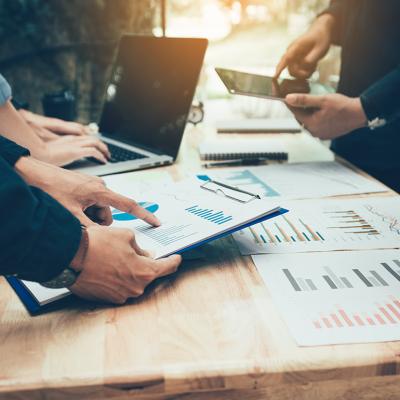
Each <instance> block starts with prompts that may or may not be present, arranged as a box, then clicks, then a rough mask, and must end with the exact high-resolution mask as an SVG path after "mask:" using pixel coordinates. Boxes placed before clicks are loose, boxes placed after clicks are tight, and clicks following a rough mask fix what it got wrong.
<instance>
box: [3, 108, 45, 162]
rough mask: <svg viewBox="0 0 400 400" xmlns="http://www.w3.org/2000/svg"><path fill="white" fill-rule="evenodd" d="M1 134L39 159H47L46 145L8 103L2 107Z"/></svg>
mask: <svg viewBox="0 0 400 400" xmlns="http://www.w3.org/2000/svg"><path fill="white" fill-rule="evenodd" d="M0 133H1V135H3V136H5V137H6V138H8V139H10V140H12V141H13V142H15V143H18V144H19V145H21V146H23V147H26V148H27V149H29V151H30V152H31V154H32V156H33V157H35V158H37V159H42V160H45V159H46V156H47V154H46V143H44V142H43V141H42V140H41V139H40V138H39V137H38V136H37V135H36V133H35V132H34V131H33V130H32V128H31V127H30V126H29V125H28V124H27V123H26V122H25V121H24V119H23V118H22V117H21V115H20V114H19V113H18V111H17V110H16V109H15V108H14V106H13V105H12V104H11V101H7V102H6V103H4V104H3V105H2V106H1V107H0Z"/></svg>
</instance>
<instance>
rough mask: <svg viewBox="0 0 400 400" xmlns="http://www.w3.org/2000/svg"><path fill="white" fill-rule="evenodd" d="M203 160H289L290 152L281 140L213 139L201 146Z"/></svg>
mask: <svg viewBox="0 0 400 400" xmlns="http://www.w3.org/2000/svg"><path fill="white" fill-rule="evenodd" d="M199 152H200V158H201V160H203V161H227V160H246V159H255V158H257V159H266V160H276V161H287V160H288V157H289V154H288V152H287V149H286V147H285V146H284V145H283V143H282V142H281V141H279V140H248V139H246V140H232V139H230V140H226V139H225V140H212V141H206V142H204V143H202V144H201V145H200V147H199Z"/></svg>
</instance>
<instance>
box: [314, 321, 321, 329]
mask: <svg viewBox="0 0 400 400" xmlns="http://www.w3.org/2000/svg"><path fill="white" fill-rule="evenodd" d="M314 326H315V327H316V328H317V329H321V328H322V326H321V324H320V323H319V322H318V321H314Z"/></svg>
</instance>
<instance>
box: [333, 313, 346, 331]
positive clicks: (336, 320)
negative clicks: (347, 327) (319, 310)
mask: <svg viewBox="0 0 400 400" xmlns="http://www.w3.org/2000/svg"><path fill="white" fill-rule="evenodd" d="M331 318H332V319H333V320H334V321H335V324H336V326H337V327H338V328H343V324H342V321H340V319H339V318H338V317H337V315H336V314H331Z"/></svg>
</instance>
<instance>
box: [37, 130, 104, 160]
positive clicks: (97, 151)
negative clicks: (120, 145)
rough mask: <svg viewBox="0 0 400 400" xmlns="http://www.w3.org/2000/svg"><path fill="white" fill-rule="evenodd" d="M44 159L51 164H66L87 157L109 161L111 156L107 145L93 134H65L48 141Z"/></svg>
mask: <svg viewBox="0 0 400 400" xmlns="http://www.w3.org/2000/svg"><path fill="white" fill-rule="evenodd" d="M42 153H43V156H42V158H41V159H42V160H43V161H46V162H48V163H50V164H54V165H58V166H64V165H68V164H70V163H72V162H74V161H77V160H80V159H82V158H86V157H93V158H95V159H96V160H98V161H100V162H101V163H104V164H105V163H107V159H108V158H110V157H111V155H110V152H109V150H108V148H107V146H106V145H105V144H104V143H103V142H102V141H101V140H99V139H98V138H96V137H91V136H63V137H58V138H57V139H55V140H51V141H48V142H47V143H46V149H45V150H44V151H43V152H42Z"/></svg>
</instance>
